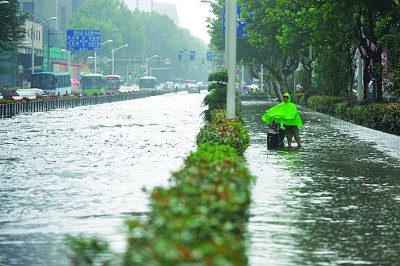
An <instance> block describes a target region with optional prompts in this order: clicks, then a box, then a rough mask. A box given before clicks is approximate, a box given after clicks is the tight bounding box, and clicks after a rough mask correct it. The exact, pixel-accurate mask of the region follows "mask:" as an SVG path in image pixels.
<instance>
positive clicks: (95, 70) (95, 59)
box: [94, 40, 113, 73]
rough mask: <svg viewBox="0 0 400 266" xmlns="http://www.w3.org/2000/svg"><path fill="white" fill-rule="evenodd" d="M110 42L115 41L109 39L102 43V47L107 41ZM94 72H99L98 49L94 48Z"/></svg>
mask: <svg viewBox="0 0 400 266" xmlns="http://www.w3.org/2000/svg"><path fill="white" fill-rule="evenodd" d="M109 42H113V40H107V41H105V42H103V43H101V44H100V47H101V46H102V45H103V44H106V43H109ZM94 73H97V51H96V50H94Z"/></svg>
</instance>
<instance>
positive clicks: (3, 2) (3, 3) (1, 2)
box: [0, 1, 10, 5]
mask: <svg viewBox="0 0 400 266" xmlns="http://www.w3.org/2000/svg"><path fill="white" fill-rule="evenodd" d="M9 3H10V2H8V1H0V5H5V4H9Z"/></svg>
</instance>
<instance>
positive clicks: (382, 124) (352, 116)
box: [310, 97, 400, 135]
mask: <svg viewBox="0 0 400 266" xmlns="http://www.w3.org/2000/svg"><path fill="white" fill-rule="evenodd" d="M310 100H312V101H313V102H312V103H311V104H312V105H314V106H315V108H320V112H322V113H326V114H330V115H334V116H336V117H338V118H340V119H343V120H346V121H350V122H352V123H355V124H358V125H361V126H365V127H368V128H372V129H376V130H379V131H382V132H387V133H391V134H395V135H400V103H370V104H368V103H367V104H365V103H363V102H361V103H358V102H357V103H350V102H346V101H343V100H342V101H341V100H340V98H338V99H337V101H335V100H331V99H326V98H325V100H327V101H326V103H324V98H321V97H311V98H310ZM335 102H336V104H335V105H336V107H335V112H333V113H332V111H331V109H332V105H333V104H334V103H335ZM325 104H326V105H327V106H329V107H327V108H324V107H323V106H324V105H325ZM317 106H319V107H317ZM325 109H329V110H330V111H329V113H328V111H326V110H325Z"/></svg>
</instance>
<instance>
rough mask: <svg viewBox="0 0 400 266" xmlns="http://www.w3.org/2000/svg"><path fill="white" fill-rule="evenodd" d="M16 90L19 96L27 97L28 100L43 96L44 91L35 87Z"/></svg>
mask: <svg viewBox="0 0 400 266" xmlns="http://www.w3.org/2000/svg"><path fill="white" fill-rule="evenodd" d="M16 92H17V93H18V95H19V96H21V97H23V98H28V99H30V100H34V99H36V98H37V97H44V96H45V92H44V91H43V90H42V89H36V88H32V89H18V90H16Z"/></svg>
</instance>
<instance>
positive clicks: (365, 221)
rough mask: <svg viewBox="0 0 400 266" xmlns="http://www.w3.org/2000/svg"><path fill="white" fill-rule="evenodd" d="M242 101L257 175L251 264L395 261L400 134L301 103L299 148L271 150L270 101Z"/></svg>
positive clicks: (399, 246) (398, 256) (398, 255)
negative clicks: (267, 118)
mask: <svg viewBox="0 0 400 266" xmlns="http://www.w3.org/2000/svg"><path fill="white" fill-rule="evenodd" d="M243 104H244V108H243V109H244V116H245V118H246V120H247V121H248V127H249V129H250V131H251V134H252V136H251V137H252V138H251V139H252V143H251V145H250V147H249V149H248V150H247V151H246V158H247V160H248V162H249V167H250V170H251V171H252V173H253V174H254V175H256V176H257V182H256V185H255V186H254V190H253V207H252V209H251V219H250V223H249V228H248V229H249V235H250V248H249V253H250V254H249V259H250V264H251V265H257V266H259V265H274V266H277V265H284V266H291V265H293V266H294V265H388V266H389V265H391V266H392V265H400V242H399V239H400V186H399V185H400V165H399V159H400V138H399V137H397V136H393V135H388V134H382V133H379V132H376V131H372V130H369V129H365V128H362V127H358V126H355V125H351V124H349V123H345V122H343V121H340V120H337V121H336V120H334V119H330V121H329V120H328V119H327V118H326V117H321V116H319V115H318V114H315V113H313V112H310V111H307V110H304V109H301V115H302V118H303V122H304V128H303V129H302V130H301V137H302V142H303V148H301V149H300V150H297V149H293V150H288V149H283V150H278V151H271V150H267V149H266V141H265V140H266V133H265V125H264V124H262V122H261V121H260V120H259V117H260V116H261V115H262V114H263V113H264V110H265V109H267V108H268V105H269V104H268V103H263V102H258V103H257V102H247V103H246V102H244V103H243ZM388 144H389V145H388Z"/></svg>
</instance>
